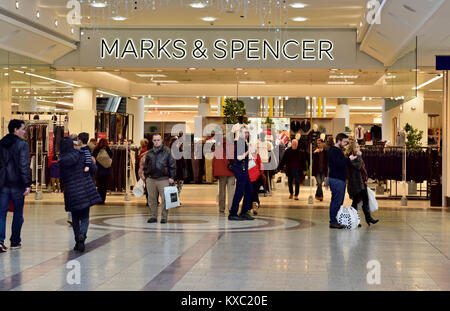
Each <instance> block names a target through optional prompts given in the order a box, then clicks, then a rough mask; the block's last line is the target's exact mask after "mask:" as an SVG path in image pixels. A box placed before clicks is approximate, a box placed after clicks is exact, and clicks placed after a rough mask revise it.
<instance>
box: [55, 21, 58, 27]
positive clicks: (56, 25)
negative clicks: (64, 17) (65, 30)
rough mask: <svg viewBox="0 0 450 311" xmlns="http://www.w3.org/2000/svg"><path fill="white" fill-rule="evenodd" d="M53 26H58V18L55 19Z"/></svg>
mask: <svg viewBox="0 0 450 311" xmlns="http://www.w3.org/2000/svg"><path fill="white" fill-rule="evenodd" d="M55 27H58V20H57V19H56V20H55Z"/></svg>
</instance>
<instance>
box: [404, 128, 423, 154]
mask: <svg viewBox="0 0 450 311" xmlns="http://www.w3.org/2000/svg"><path fill="white" fill-rule="evenodd" d="M403 130H404V131H405V134H406V147H407V148H408V149H414V148H420V147H422V138H423V131H420V130H419V129H416V128H414V127H413V126H412V125H410V124H409V123H406V125H405V126H404V127H403Z"/></svg>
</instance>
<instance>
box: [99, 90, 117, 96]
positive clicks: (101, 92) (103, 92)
mask: <svg viewBox="0 0 450 311" xmlns="http://www.w3.org/2000/svg"><path fill="white" fill-rule="evenodd" d="M97 93H100V94H105V95H111V96H114V97H119V95H117V94H114V93H108V92H105V91H100V90H97Z"/></svg>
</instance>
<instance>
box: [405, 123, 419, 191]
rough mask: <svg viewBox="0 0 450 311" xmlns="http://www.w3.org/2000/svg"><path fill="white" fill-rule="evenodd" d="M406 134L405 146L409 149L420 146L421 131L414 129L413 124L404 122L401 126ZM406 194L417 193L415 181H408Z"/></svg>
mask: <svg viewBox="0 0 450 311" xmlns="http://www.w3.org/2000/svg"><path fill="white" fill-rule="evenodd" d="M403 130H404V131H405V135H406V148H407V149H409V150H414V149H420V147H422V138H423V131H421V130H419V129H416V128H415V127H414V126H412V125H410V124H409V123H406V124H405V126H404V127H403ZM407 169H408V168H407ZM408 194H409V195H416V194H417V183H416V182H414V181H409V182H408Z"/></svg>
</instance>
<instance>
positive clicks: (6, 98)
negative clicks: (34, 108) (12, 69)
mask: <svg viewBox="0 0 450 311" xmlns="http://www.w3.org/2000/svg"><path fill="white" fill-rule="evenodd" d="M0 120H1V137H3V136H5V135H6V134H7V133H8V123H9V121H10V120H11V89H10V88H9V80H8V78H7V77H6V76H4V75H3V74H2V76H1V77H0Z"/></svg>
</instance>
